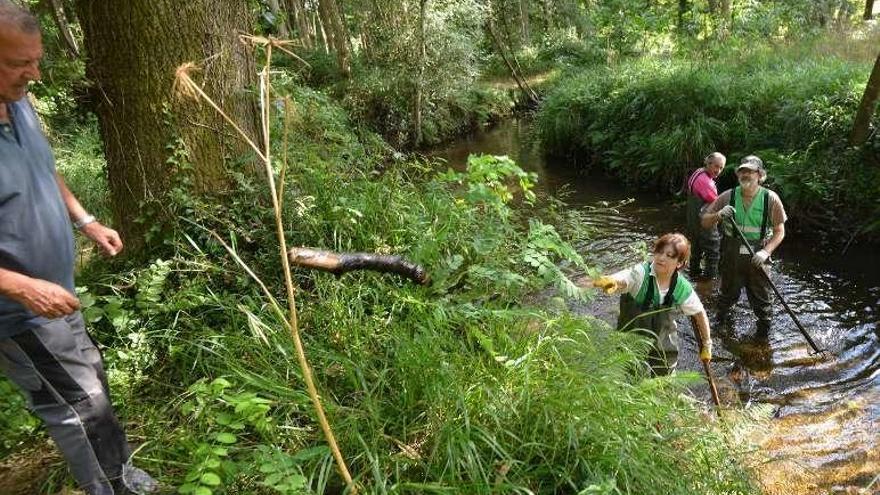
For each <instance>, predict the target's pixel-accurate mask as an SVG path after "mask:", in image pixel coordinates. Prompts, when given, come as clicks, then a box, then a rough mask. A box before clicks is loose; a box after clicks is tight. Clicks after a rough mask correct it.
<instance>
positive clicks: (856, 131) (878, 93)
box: [849, 55, 880, 146]
mask: <svg viewBox="0 0 880 495" xmlns="http://www.w3.org/2000/svg"><path fill="white" fill-rule="evenodd" d="M878 97H880V55H877V60H876V61H875V62H874V69H873V70H872V71H871V76H870V77H869V78H868V85H867V86H866V87H865V94H863V95H862V101H861V103H859V110H858V111H857V112H856V118H855V120H854V121H853V128H852V132H851V133H850V135H849V144H850V146H861V145H863V144H865V141H867V140H868V136H869V134H870V130H871V119H872V118H873V117H874V110H875V109H876V108H877V99H878Z"/></svg>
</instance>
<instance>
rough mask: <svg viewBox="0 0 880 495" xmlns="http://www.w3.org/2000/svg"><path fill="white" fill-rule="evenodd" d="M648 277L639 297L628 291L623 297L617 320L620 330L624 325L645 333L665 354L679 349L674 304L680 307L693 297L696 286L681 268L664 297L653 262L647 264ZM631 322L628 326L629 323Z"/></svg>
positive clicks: (646, 274)
mask: <svg viewBox="0 0 880 495" xmlns="http://www.w3.org/2000/svg"><path fill="white" fill-rule="evenodd" d="M643 266H644V268H645V277H644V278H643V279H642V285H641V286H640V287H639V291H638V292H637V293H636V296H635V297H633V296H631V295H630V294H629V293H625V294H623V295H621V296H620V317H619V318H618V320H617V329H618V330H622V329H623V328H624V327H626V328H627V330H628V331H635V332H637V333H644V332H642V330H647V333H646V335H647V336H649V337H650V338H651V339H652V341H653V343H654V348H655V349H656V350H657V351H659V352H661V353H662V354H664V355H671V353H677V352H678V337H677V335H676V333H677V332H676V327H675V320H674V319H673V318H672V311H671V309H672V307H673V306H681V305H682V304H684V302H685V301H686V300H687V298H688V297H690V295H691V293H692V292H693V291H694V288H693V287H692V286H691V283H690V282H688V280H687V279H686V278H684V277H680V276H679V274H678V271H676V272H675V273H674V274H673V275H672V280H670V282H669V291H668V292H667V293H666V296H665V297H664V298H663V300H662V301H661V300H660V293H659V291H658V290H657V283H656V282H655V280H654V276H653V275H651V264H650V263H645V264H644V265H643ZM661 308H666V309H667V310H668V311H660V312H657V313H653V314H646V313H651V312H652V311H655V310H658V309H661ZM627 324H629V325H627Z"/></svg>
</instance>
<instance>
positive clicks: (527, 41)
mask: <svg viewBox="0 0 880 495" xmlns="http://www.w3.org/2000/svg"><path fill="white" fill-rule="evenodd" d="M519 21H520V33H521V34H520V37H521V38H522V44H523V46H529V45H531V44H532V41H531V34H530V33H529V2H528V0H519Z"/></svg>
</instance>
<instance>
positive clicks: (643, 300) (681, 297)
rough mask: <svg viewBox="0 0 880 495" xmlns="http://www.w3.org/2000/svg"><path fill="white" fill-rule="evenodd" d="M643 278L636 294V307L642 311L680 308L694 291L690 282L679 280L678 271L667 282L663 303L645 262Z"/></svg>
mask: <svg viewBox="0 0 880 495" xmlns="http://www.w3.org/2000/svg"><path fill="white" fill-rule="evenodd" d="M643 266H644V268H645V277H644V278H642V285H641V287H639V292H638V293H636V296H635V300H636V305H638V307H639V308H641V310H642V311H653V310H655V309H660V308H661V307H665V308H668V307H671V306H681V305H682V304H683V303H684V302H685V300H687V298H688V297H690V295H691V292H693V291H694V289H693V287H691V284H690V282H688V281H687V279H685V278H679V276H678V271H677V270H676V271H675V273H673V274H672V280H670V282H669V291H668V292H667V293H666V297H664V298H663V301H660V292H659V291H658V290H657V283H656V282H654V275H652V274H651V264H650V263H648V262H645V264H644V265H643Z"/></svg>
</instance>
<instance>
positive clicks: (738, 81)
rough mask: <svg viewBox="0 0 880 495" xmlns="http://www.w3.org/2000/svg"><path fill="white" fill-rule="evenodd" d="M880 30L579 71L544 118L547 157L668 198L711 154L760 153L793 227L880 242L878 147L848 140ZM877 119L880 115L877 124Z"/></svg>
mask: <svg viewBox="0 0 880 495" xmlns="http://www.w3.org/2000/svg"><path fill="white" fill-rule="evenodd" d="M877 46H880V30H877V29H876V28H873V27H871V26H868V27H862V28H860V29H856V28H853V30H852V31H845V32H831V33H828V32H821V33H817V34H813V35H811V36H809V37H797V38H795V39H788V38H786V37H770V38H761V37H759V38H751V37H748V36H747V35H745V34H744V35H743V39H733V40H728V39H724V40H720V41H716V42H712V41H707V43H706V45H705V46H703V47H701V48H700V49H699V50H690V49H689V50H680V51H673V52H671V53H652V52H649V53H644V54H641V55H639V56H634V57H630V58H626V59H623V60H620V61H616V62H614V63H611V64H604V65H598V66H592V67H590V68H588V69H587V68H574V69H572V70H570V71H568V73H567V74H566V75H564V76H563V77H561V78H560V79H559V80H558V81H557V83H556V85H555V87H554V89H553V90H551V91H550V92H549V94H548V95H547V98H546V101H545V103H544V105H543V106H542V109H541V112H540V115H539V117H538V127H539V133H540V135H541V139H542V142H543V144H544V145H545V149H546V151H547V152H548V153H551V154H557V155H561V156H565V157H568V158H570V160H571V163H572V166H574V167H583V168H589V169H593V170H600V171H604V172H606V173H609V174H612V175H614V176H616V177H618V178H619V179H620V180H621V181H622V182H624V183H626V184H628V185H630V186H633V187H636V188H639V189H642V190H654V191H658V192H660V193H663V194H667V195H669V194H671V193H674V192H677V191H679V190H680V188H681V187H682V184H683V181H684V178H685V177H686V176H687V174H688V172H689V171H691V170H693V169H694V168H696V167H699V166H700V165H701V162H702V157H703V156H705V155H706V154H708V153H709V152H711V151H713V150H717V151H721V152H723V153H725V154H726V155H727V156H728V157H729V158H730V161H729V162H728V163H729V164H730V167H729V169H728V173H727V174H726V176H722V178H721V179H720V184H721V185H722V186H726V187H730V186H731V185H732V183H733V181H734V178H733V174H732V168H733V166H734V165H735V164H736V163H738V160H739V158H741V157H742V156H745V155H748V154H757V155H759V156H761V157H762V158H763V159H764V161H765V164H766V166H767V169H768V173H769V180H768V183H767V184H768V186H769V187H771V188H773V189H775V190H777V191H778V192H779V193H780V194H781V195H782V197H783V198H784V199H785V202H786V204H788V205H790V207H791V210H792V211H797V212H798V213H797V215H793V216H792V224H793V225H795V226H796V227H795V229H794V231H798V230H800V231H802V232H806V233H809V234H824V235H828V236H831V237H832V238H833V239H834V242H835V244H836V245H837V246H838V247H840V245H848V244H849V243H850V242H853V241H854V240H861V241H867V242H876V240H877V239H878V235H880V230H878V229H880V224H878V223H877V221H876V219H877V218H878V217H880V205H878V203H877V201H876V198H877V197H878V194H880V186H878V184H880V182H878V180H880V167H878V164H880V141H878V134H877V133H876V132H873V133H870V134H868V137H867V140H866V141H865V142H864V143H862V144H860V145H857V146H853V145H851V144H850V136H851V134H852V132H853V125H854V121H855V115H856V113H857V110H858V109H859V105H860V102H861V100H862V96H863V94H864V92H865V83H866V82H867V81H868V78H869V74H870V73H871V70H872V66H873V62H874V58H875V57H876V55H877V54H876V53H875V52H876V47H877ZM875 122H876V116H875Z"/></svg>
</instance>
